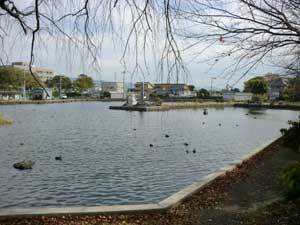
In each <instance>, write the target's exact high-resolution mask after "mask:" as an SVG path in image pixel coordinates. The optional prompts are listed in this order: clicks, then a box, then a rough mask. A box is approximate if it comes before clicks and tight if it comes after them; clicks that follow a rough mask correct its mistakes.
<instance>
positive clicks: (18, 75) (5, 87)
mask: <svg viewBox="0 0 300 225" xmlns="http://www.w3.org/2000/svg"><path fill="white" fill-rule="evenodd" d="M40 82H41V81H40ZM24 86H25V87H26V90H32V89H34V88H39V87H40V84H39V83H38V82H36V80H35V79H33V77H32V76H31V74H30V73H29V72H25V71H23V70H20V69H17V68H11V67H2V68H0V90H2V91H19V90H22V89H23V88H24ZM94 86H95V85H94V81H93V78H92V77H90V76H88V75H85V74H80V75H79V76H78V78H77V79H75V80H73V81H72V80H71V79H70V78H69V77H67V76H62V75H56V76H54V77H53V78H52V79H49V80H47V81H46V82H44V87H48V88H54V89H59V88H61V89H62V90H73V91H78V92H83V91H86V90H88V89H90V88H93V87H94Z"/></svg>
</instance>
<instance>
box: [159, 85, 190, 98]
mask: <svg viewBox="0 0 300 225" xmlns="http://www.w3.org/2000/svg"><path fill="white" fill-rule="evenodd" d="M154 92H155V93H156V94H159V95H169V96H178V97H193V96H195V94H194V93H193V86H192V85H187V84H171V83H161V84H154Z"/></svg>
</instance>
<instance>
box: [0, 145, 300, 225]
mask: <svg viewBox="0 0 300 225" xmlns="http://www.w3.org/2000/svg"><path fill="white" fill-rule="evenodd" d="M296 159H297V154H296V153H295V152H294V151H292V150H291V149H287V148H284V147H282V141H281V140H279V141H277V142H275V143H274V144H273V145H271V146H270V147H268V148H266V149H265V150H264V151H262V152H260V153H259V154H257V155H256V156H254V157H252V158H251V159H250V160H248V161H246V162H244V163H243V164H242V165H241V166H239V167H238V168H236V169H235V170H233V171H232V172H227V173H226V175H224V176H222V177H219V178H217V179H216V180H215V181H214V182H212V183H211V184H210V185H207V186H206V187H204V188H203V189H202V190H200V191H199V192H198V193H196V194H194V195H193V196H191V197H190V198H188V199H186V200H185V201H184V202H183V203H182V204H180V205H179V206H177V207H175V208H173V209H170V210H169V211H168V212H166V213H155V214H142V215H118V216H116V215H112V216H61V217H36V218H26V219H25V218H19V219H5V220H2V221H0V224H1V225H8V224H34V225H37V224H47V225H48V224H49V225H50V224H73V225H77V224H78V225H79V224H80V225H81V224H104V225H108V224H110V225H111V224H113V225H115V224H118V225H119V224H124V225H141V224H145V225H236V224H249V225H250V224H251V225H255V224H257V225H273V224H281V225H299V224H300V201H286V200H284V197H283V191H282V190H283V188H282V185H281V182H280V174H281V170H282V168H284V167H285V166H286V165H287V164H288V163H290V162H292V161H294V160H296Z"/></svg>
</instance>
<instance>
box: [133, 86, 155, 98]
mask: <svg viewBox="0 0 300 225" xmlns="http://www.w3.org/2000/svg"><path fill="white" fill-rule="evenodd" d="M143 88H144V100H149V99H150V95H151V94H152V93H153V92H154V85H153V84H152V83H150V82H136V83H135V84H134V89H133V90H132V92H133V93H134V94H135V96H136V98H137V99H138V100H140V99H141V97H142V90H143Z"/></svg>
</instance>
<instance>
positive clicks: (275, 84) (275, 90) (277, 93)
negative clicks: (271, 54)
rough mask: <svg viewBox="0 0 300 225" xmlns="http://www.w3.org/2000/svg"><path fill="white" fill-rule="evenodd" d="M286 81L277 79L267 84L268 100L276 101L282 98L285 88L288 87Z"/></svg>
mask: <svg viewBox="0 0 300 225" xmlns="http://www.w3.org/2000/svg"><path fill="white" fill-rule="evenodd" d="M288 83H289V82H288V80H287V79H284V78H281V77H279V78H277V79H274V80H271V81H270V82H269V84H268V94H269V98H270V100H278V99H280V97H282V96H283V92H284V90H285V88H286V87H287V86H288Z"/></svg>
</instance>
